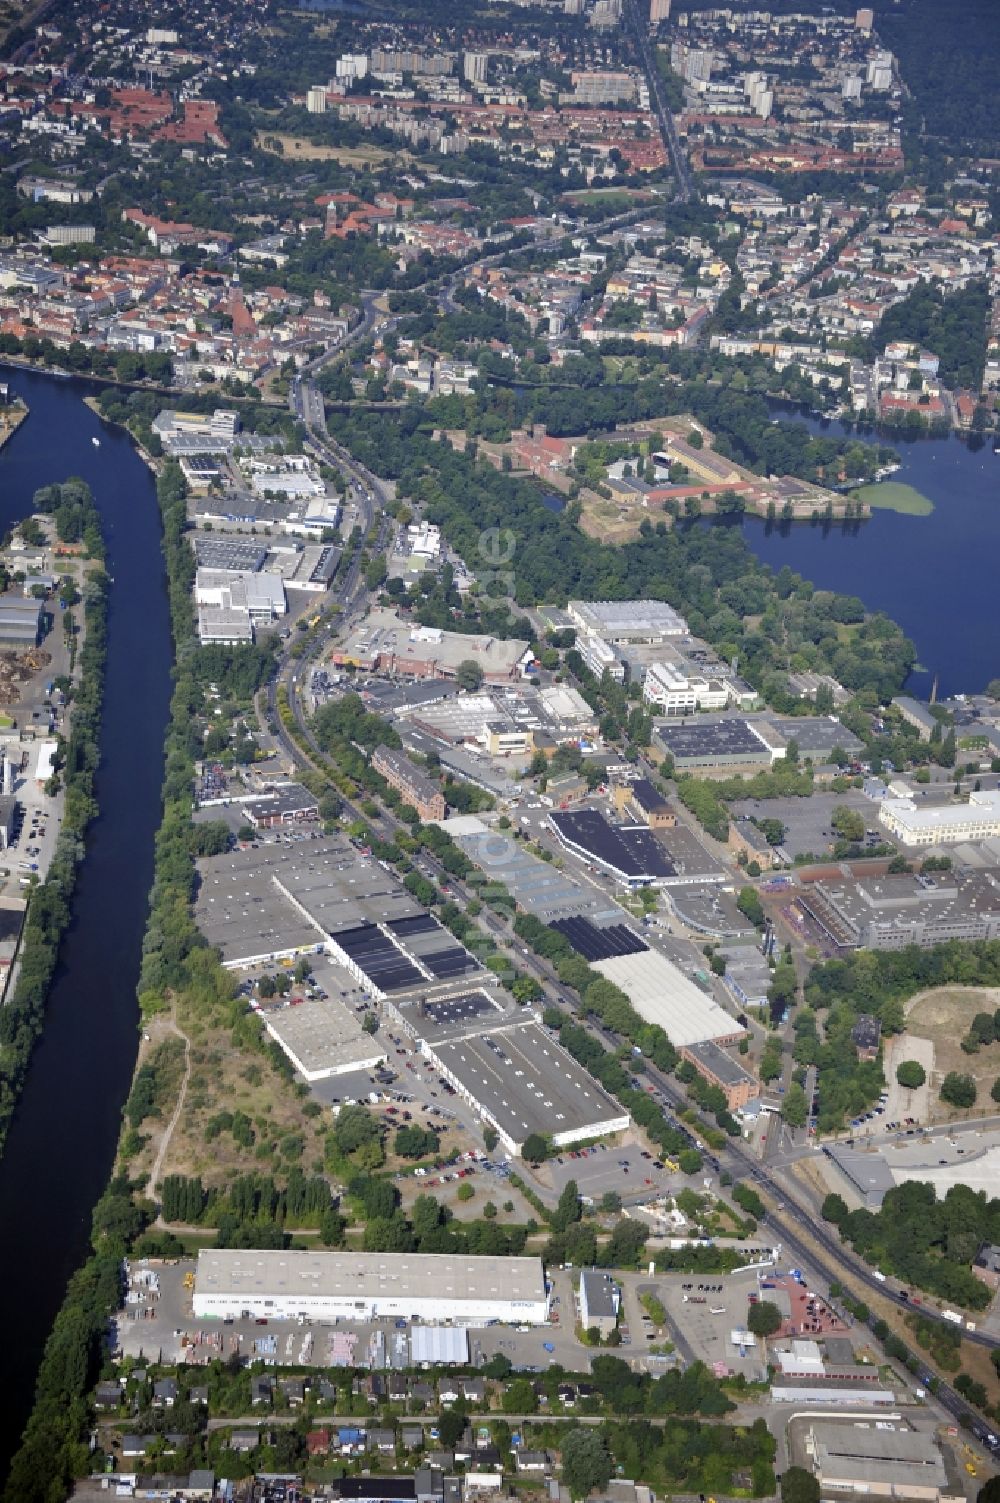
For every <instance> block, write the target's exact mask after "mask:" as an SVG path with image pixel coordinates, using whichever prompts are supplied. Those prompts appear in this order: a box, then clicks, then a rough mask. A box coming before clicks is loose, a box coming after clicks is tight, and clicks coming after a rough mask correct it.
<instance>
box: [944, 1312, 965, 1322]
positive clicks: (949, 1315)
mask: <svg viewBox="0 0 1000 1503" xmlns="http://www.w3.org/2000/svg"><path fill="white" fill-rule="evenodd" d="M941 1319H942V1320H950V1321H951V1323H952V1325H953V1326H963V1325H964V1324H965V1321H964V1320H963V1319H962V1317H961V1315H959V1313H958V1311H957V1310H942V1311H941Z"/></svg>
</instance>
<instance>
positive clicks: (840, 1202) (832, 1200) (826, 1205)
mask: <svg viewBox="0 0 1000 1503" xmlns="http://www.w3.org/2000/svg"><path fill="white" fill-rule="evenodd" d="M849 1214H850V1211H849V1208H848V1205H847V1201H846V1200H845V1199H844V1197H843V1196H842V1195H838V1194H837V1193H836V1192H835V1191H831V1193H830V1194H829V1195H828V1196H827V1197H826V1198H825V1200H824V1201H823V1205H822V1207H821V1208H820V1215H821V1216H822V1217H823V1220H824V1221H832V1222H834V1223H835V1224H836V1225H837V1226H839V1225H840V1223H841V1222H842V1221H843V1220H845V1218H846V1217H847V1216H848V1215H849Z"/></svg>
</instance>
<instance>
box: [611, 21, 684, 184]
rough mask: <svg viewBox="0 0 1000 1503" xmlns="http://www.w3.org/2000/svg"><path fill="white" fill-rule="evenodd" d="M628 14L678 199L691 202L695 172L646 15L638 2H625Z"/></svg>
mask: <svg viewBox="0 0 1000 1503" xmlns="http://www.w3.org/2000/svg"><path fill="white" fill-rule="evenodd" d="M625 13H626V15H627V17H628V23H629V26H630V28H631V31H632V35H633V37H634V39H635V45H636V47H637V49H638V52H639V56H640V58H641V59H642V66H643V71H644V72H645V74H646V83H647V84H648V86H649V102H650V106H651V107H652V111H653V114H654V115H655V116H656V123H657V125H658V126H659V128H660V135H661V137H662V139H663V144H664V146H665V147H666V148H667V151H668V152H669V154H670V163H671V166H672V167H673V169H674V176H675V177H676V179H677V193H676V197H677V199H678V200H679V201H680V202H681V203H687V202H688V200H689V199H690V198H691V195H692V192H693V189H692V187H691V171H690V169H689V167H688V164H687V157H686V155H685V153H684V150H683V147H682V146H681V143H680V141H679V139H678V136H677V126H676V125H675V124H674V117H673V115H672V113H671V111H670V106H669V105H668V104H667V98H666V94H665V92H664V89H663V79H662V77H661V76H660V70H659V68H658V67H657V65H656V56H655V54H654V51H653V48H652V46H651V45H650V41H649V31H648V29H647V28H646V26H644V24H643V19H642V12H641V11H640V9H639V4H638V0H625Z"/></svg>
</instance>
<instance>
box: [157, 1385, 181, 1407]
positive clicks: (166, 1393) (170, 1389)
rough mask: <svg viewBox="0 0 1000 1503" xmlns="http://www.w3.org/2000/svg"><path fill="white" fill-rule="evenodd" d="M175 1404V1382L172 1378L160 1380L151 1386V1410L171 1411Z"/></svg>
mask: <svg viewBox="0 0 1000 1503" xmlns="http://www.w3.org/2000/svg"><path fill="white" fill-rule="evenodd" d="M176 1402H177V1382H176V1380H175V1379H174V1378H161V1379H160V1380H159V1382H157V1383H154V1384H153V1408H154V1409H172V1408H173V1407H174V1404H175V1403H176Z"/></svg>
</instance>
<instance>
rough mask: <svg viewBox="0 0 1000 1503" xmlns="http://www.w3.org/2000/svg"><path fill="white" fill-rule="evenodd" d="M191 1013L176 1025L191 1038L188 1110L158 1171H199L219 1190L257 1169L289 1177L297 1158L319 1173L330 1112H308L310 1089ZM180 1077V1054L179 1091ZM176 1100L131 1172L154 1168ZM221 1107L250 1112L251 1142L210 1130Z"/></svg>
mask: <svg viewBox="0 0 1000 1503" xmlns="http://www.w3.org/2000/svg"><path fill="white" fill-rule="evenodd" d="M193 1014H194V1010H193V1009H190V1008H184V1007H181V1008H180V1009H179V1015H178V1019H177V1021H178V1025H179V1026H180V1028H182V1029H183V1031H184V1032H185V1033H186V1034H187V1036H188V1037H189V1039H190V1040H191V1053H190V1064H191V1073H190V1078H189V1080H188V1087H187V1091H186V1093H185V1098H184V1109H183V1111H182V1112H181V1114H180V1116H179V1117H178V1119H177V1121H176V1123H175V1125H174V1129H173V1132H172V1133H171V1136H170V1142H169V1145H168V1147H167V1150H166V1153H165V1154H164V1156H163V1159H162V1162H161V1165H160V1173H161V1175H162V1176H163V1177H164V1178H165V1177H166V1176H167V1175H170V1174H183V1175H189V1176H195V1175H200V1176H201V1179H202V1182H203V1184H204V1185H205V1188H206V1189H210V1188H213V1187H214V1188H219V1189H222V1188H224V1187H225V1186H226V1185H227V1184H229V1183H230V1182H231V1181H232V1179H233V1178H234V1177H235V1176H236V1175H238V1174H246V1173H248V1172H250V1171H252V1170H258V1171H259V1172H261V1173H265V1174H273V1175H274V1176H275V1177H276V1178H279V1179H284V1177H285V1175H286V1174H287V1172H288V1170H289V1169H290V1168H291V1167H292V1165H293V1164H295V1165H298V1166H299V1167H300V1168H301V1169H302V1171H303V1173H305V1174H306V1175H309V1174H315V1173H322V1172H323V1141H324V1137H325V1134H326V1132H327V1131H328V1130H329V1127H330V1122H331V1118H330V1116H329V1113H323V1112H321V1113H320V1114H319V1115H318V1116H309V1115H308V1114H307V1113H306V1112H305V1111H304V1110H303V1108H304V1107H305V1106H306V1104H307V1101H308V1099H309V1098H308V1095H306V1096H300V1095H299V1092H298V1090H297V1089H296V1087H295V1086H294V1085H292V1084H290V1083H289V1082H287V1081H286V1080H284V1079H283V1078H282V1077H281V1076H279V1075H278V1074H277V1073H276V1072H275V1071H274V1070H273V1069H272V1067H271V1064H270V1062H269V1061H268V1060H267V1059H266V1058H265V1057H264V1056H263V1055H258V1054H256V1053H253V1054H252V1053H250V1052H249V1051H245V1050H240V1049H234V1047H233V1042H232V1033H231V1030H230V1029H229V1028H225V1027H221V1026H218V1025H215V1024H212V1023H208V1022H206V1020H205V1019H204V1018H199V1017H197V1016H196V1015H193ZM159 1021H160V1020H159V1019H157V1018H154V1019H153V1020H152V1021H151V1022H150V1024H149V1025H148V1031H149V1032H150V1033H152V1032H153V1030H154V1029H155V1028H156V1027H157V1024H158V1023H159ZM177 1042H178V1043H180V1041H179V1040H177ZM181 1047H182V1046H181ZM182 1078H183V1060H182V1058H181V1060H180V1062H179V1068H178V1071H177V1091H178V1092H179V1090H180V1085H181V1080H182ZM175 1105H176V1093H175V1094H174V1096H173V1097H172V1099H171V1100H170V1101H169V1102H168V1103H166V1105H165V1108H164V1110H163V1115H162V1121H161V1123H160V1124H159V1128H160V1130H159V1131H158V1132H157V1133H156V1134H155V1136H154V1137H153V1138H152V1139H151V1141H150V1142H149V1143H148V1144H147V1145H146V1146H145V1147H144V1149H143V1151H142V1154H141V1155H140V1156H139V1157H138V1158H137V1159H136V1160H135V1161H134V1162H133V1164H132V1165H131V1166H130V1167H131V1169H132V1171H133V1172H135V1171H136V1170H137V1169H144V1170H146V1171H147V1172H148V1171H149V1169H150V1168H151V1166H152V1163H153V1160H154V1158H155V1156H156V1152H157V1149H158V1147H159V1139H160V1137H161V1136H162V1132H163V1129H164V1128H165V1127H166V1124H167V1122H168V1121H169V1119H170V1117H171V1114H172V1112H173V1109H174V1107H175ZM223 1111H227V1112H233V1113H235V1112H243V1113H245V1114H246V1116H247V1117H248V1118H249V1119H250V1123H251V1126H252V1132H253V1142H252V1143H251V1144H249V1145H246V1146H244V1145H241V1144H240V1143H238V1142H237V1141H236V1140H235V1138H234V1137H233V1134H232V1132H231V1131H228V1130H224V1131H222V1132H219V1133H217V1134H216V1135H215V1136H212V1135H211V1133H210V1132H207V1131H206V1130H207V1129H208V1124H209V1122H210V1121H211V1119H212V1118H213V1117H214V1116H216V1115H217V1114H218V1113H220V1112H223Z"/></svg>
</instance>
